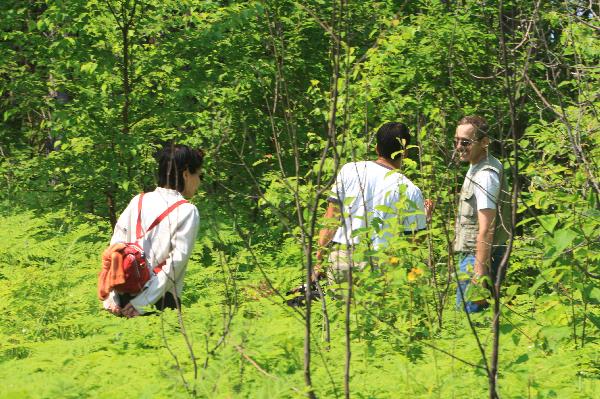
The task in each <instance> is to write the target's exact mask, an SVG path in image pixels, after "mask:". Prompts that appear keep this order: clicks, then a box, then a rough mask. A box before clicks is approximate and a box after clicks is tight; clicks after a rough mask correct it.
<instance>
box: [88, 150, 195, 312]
mask: <svg viewBox="0 0 600 399" xmlns="http://www.w3.org/2000/svg"><path fill="white" fill-rule="evenodd" d="M203 159H204V154H203V153H202V151H201V150H194V149H191V148H189V147H187V146H185V145H175V144H170V145H167V146H165V147H164V148H163V149H162V150H161V151H160V153H159V154H158V157H157V161H158V185H159V187H157V188H156V189H155V190H154V191H152V192H149V193H144V194H139V195H136V196H135V197H134V198H133V199H132V200H131V202H130V203H129V205H128V206H127V208H126V209H125V211H123V213H122V214H121V216H120V217H119V220H118V221H117V224H116V226H115V230H114V233H113V236H112V239H111V241H110V243H111V246H110V247H109V248H114V247H115V246H116V247H117V248H119V247H120V248H123V247H125V244H126V243H137V245H138V246H139V247H140V248H141V249H142V250H143V253H144V258H145V261H146V267H147V268H148V269H149V271H150V279H149V280H148V281H147V282H146V283H145V285H144V286H143V287H142V290H141V291H140V292H139V293H137V294H127V293H122V292H119V290H118V289H112V290H110V292H108V293H106V295H101V297H105V298H106V299H104V302H103V304H104V308H105V309H107V310H108V311H110V312H111V313H113V314H115V315H123V316H126V317H135V316H138V315H141V314H144V313H145V312H147V311H148V309H149V308H150V307H151V306H152V305H154V306H156V308H157V309H159V310H162V309H164V308H171V309H175V308H178V307H179V298H180V297H181V291H182V289H183V279H184V276H185V272H186V268H187V263H188V259H189V257H190V255H191V253H192V249H193V247H194V243H195V241H196V234H197V232H198V222H199V215H198V209H197V208H196V207H195V206H194V205H192V204H191V203H189V202H187V201H185V200H184V198H188V199H189V198H191V197H192V196H193V195H194V194H195V193H196V191H197V190H198V186H199V185H200V168H201V166H202V162H203ZM138 220H139V223H138ZM109 256H110V255H109ZM99 293H100V291H99Z"/></svg>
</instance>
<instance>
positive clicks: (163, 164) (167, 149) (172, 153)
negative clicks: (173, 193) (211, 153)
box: [156, 144, 204, 192]
mask: <svg viewBox="0 0 600 399" xmlns="http://www.w3.org/2000/svg"><path fill="white" fill-rule="evenodd" d="M156 160H157V162H158V185H159V186H160V187H165V188H174V189H176V190H177V191H179V192H182V191H183V186H184V181H183V171H185V170H187V171H188V172H190V173H196V172H198V170H200V167H201V166H202V162H203V161H204V152H203V151H202V150H200V149H192V148H190V147H188V146H186V145H182V144H167V145H165V146H164V147H163V149H162V150H160V151H159V152H158V155H157V157H156Z"/></svg>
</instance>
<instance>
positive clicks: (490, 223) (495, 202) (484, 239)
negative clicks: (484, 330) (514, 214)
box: [454, 116, 510, 313]
mask: <svg viewBox="0 0 600 399" xmlns="http://www.w3.org/2000/svg"><path fill="white" fill-rule="evenodd" d="M489 144H490V139H489V137H488V125H487V122H486V121H485V119H484V118H482V117H480V116H466V117H464V118H462V119H461V120H460V121H459V122H458V127H457V128H456V134H455V136H454V147H455V149H456V151H457V154H458V155H459V156H460V160H461V161H463V162H469V163H470V167H469V170H468V172H467V175H466V176H465V181H464V183H463V186H462V188H461V192H460V198H459V202H458V213H457V219H456V224H455V229H454V232H455V240H454V251H455V252H456V253H457V254H458V255H459V259H460V263H459V267H460V270H461V272H463V273H467V274H469V275H470V276H471V277H472V278H471V280H469V279H467V280H461V281H459V282H458V288H457V292H456V304H457V307H459V308H462V307H464V309H465V310H466V311H467V312H468V313H473V312H479V311H481V310H483V309H485V308H486V307H487V306H488V304H487V301H485V300H479V301H465V303H464V304H463V298H464V297H465V295H466V292H467V287H468V286H469V284H470V283H471V282H472V283H474V284H477V283H479V282H480V280H481V279H482V278H483V277H485V276H487V277H490V278H491V279H492V281H495V279H496V272H497V268H498V265H499V264H500V260H501V259H502V256H503V255H504V251H505V248H506V247H505V245H504V244H505V242H506V238H507V231H508V229H507V228H506V225H505V222H507V221H508V216H507V210H508V211H509V210H510V208H509V207H508V206H506V205H507V204H508V202H507V201H506V198H504V196H505V195H506V190H505V189H503V186H504V183H503V167H502V163H500V161H498V160H497V159H496V158H494V157H493V156H492V155H490V154H489V153H488V146H489Z"/></svg>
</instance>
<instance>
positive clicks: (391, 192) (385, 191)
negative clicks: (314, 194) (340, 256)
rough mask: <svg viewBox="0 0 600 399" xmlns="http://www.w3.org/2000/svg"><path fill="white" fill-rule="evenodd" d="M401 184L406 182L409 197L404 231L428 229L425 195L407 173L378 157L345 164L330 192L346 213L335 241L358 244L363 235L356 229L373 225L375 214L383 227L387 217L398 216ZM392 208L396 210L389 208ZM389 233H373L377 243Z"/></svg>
mask: <svg viewBox="0 0 600 399" xmlns="http://www.w3.org/2000/svg"><path fill="white" fill-rule="evenodd" d="M401 186H405V194H404V195H406V198H407V199H408V201H407V206H406V209H404V214H405V215H406V216H404V218H403V220H402V223H403V225H404V231H405V232H406V233H412V232H415V231H417V230H423V229H425V227H426V224H425V214H424V206H423V195H422V194H421V190H420V189H419V188H418V187H417V186H415V185H414V184H413V182H411V181H410V180H409V179H408V178H407V177H406V176H404V175H403V174H402V173H400V172H399V171H398V170H394V169H390V168H388V167H386V166H383V165H380V164H378V163H376V162H374V161H361V162H350V163H347V164H345V165H344V166H342V168H341V169H340V172H339V173H338V175H337V178H336V181H335V183H334V185H333V187H332V189H331V194H330V196H329V200H330V201H336V202H338V203H339V205H340V209H341V211H342V214H343V215H345V217H344V218H343V219H344V220H343V223H342V225H341V226H340V227H339V228H338V229H337V231H336V233H335V235H334V236H333V241H334V242H337V243H340V244H357V243H358V241H359V238H358V237H352V232H353V231H356V230H357V229H360V228H363V227H368V226H370V224H371V221H372V220H373V219H374V218H380V219H381V220H382V221H383V223H384V225H383V226H381V227H382V228H383V229H385V227H386V226H387V225H386V224H385V220H386V219H390V218H393V217H396V216H397V210H396V203H398V202H399V200H400V199H401V198H400V193H401ZM379 205H383V207H378V206H379ZM390 208H391V209H392V210H394V212H389V211H388V210H389V209H390ZM413 212H416V214H412V213H413ZM386 236H389V233H384V234H380V235H377V234H376V235H375V236H373V237H372V242H373V247H374V248H377V247H378V246H379V245H380V244H383V243H385V242H386Z"/></svg>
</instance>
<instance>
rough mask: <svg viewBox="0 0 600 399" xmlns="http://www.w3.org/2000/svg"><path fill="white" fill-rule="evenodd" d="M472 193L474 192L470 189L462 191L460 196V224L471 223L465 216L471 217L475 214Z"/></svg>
mask: <svg viewBox="0 0 600 399" xmlns="http://www.w3.org/2000/svg"><path fill="white" fill-rule="evenodd" d="M474 195H475V193H474V192H473V191H471V192H466V193H463V194H461V196H460V216H461V223H462V224H465V223H466V224H471V222H470V221H469V220H465V218H467V219H471V218H472V217H473V215H474V214H475V206H476V204H475V197H474Z"/></svg>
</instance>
